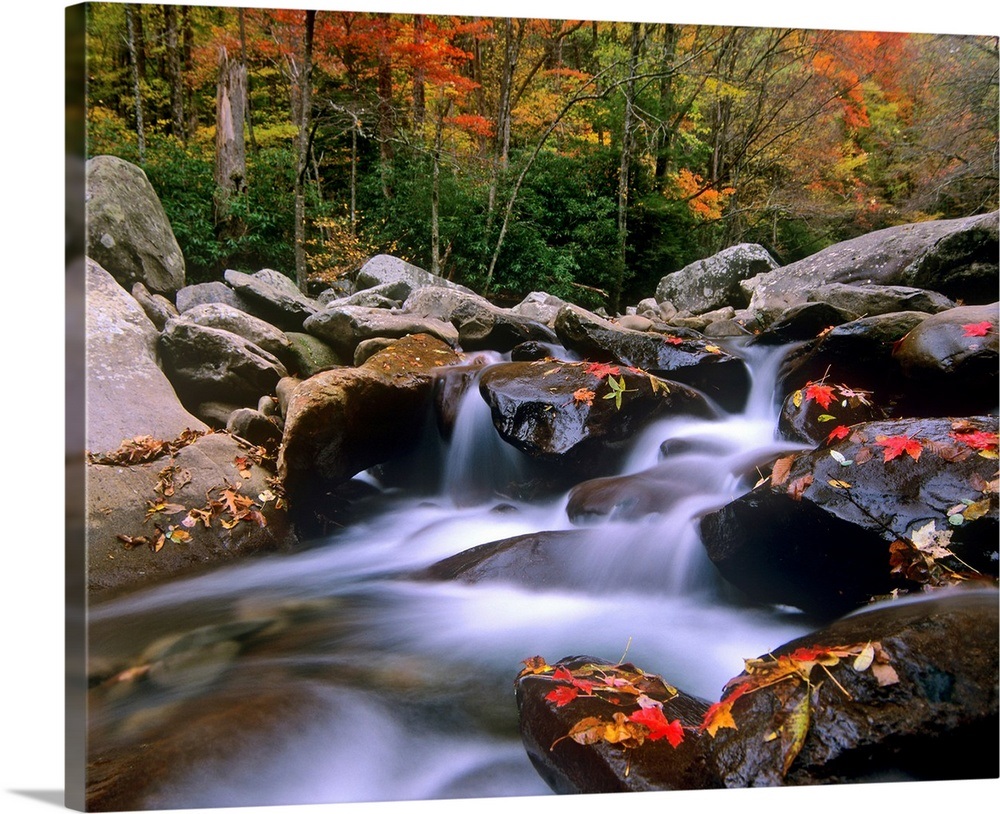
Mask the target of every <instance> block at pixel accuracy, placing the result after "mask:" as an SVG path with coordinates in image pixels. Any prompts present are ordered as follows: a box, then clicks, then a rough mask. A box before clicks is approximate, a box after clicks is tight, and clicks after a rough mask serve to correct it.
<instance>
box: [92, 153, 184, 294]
mask: <svg viewBox="0 0 1000 814" xmlns="http://www.w3.org/2000/svg"><path fill="white" fill-rule="evenodd" d="M86 200H87V256H88V257H91V258H93V259H94V260H96V261H97V262H98V263H100V264H101V265H102V266H103V267H104V268H105V269H107V271H109V272H110V273H111V275H112V276H113V277H114V278H115V279H116V280H117V281H118V282H119V283H121V284H122V286H124V287H125V288H126V289H127V290H131V288H132V285H133V283H136V282H140V283H143V284H144V285H145V286H146V287H147V288H148V289H149V290H150V291H152V292H154V293H157V294H167V295H170V294H173V293H174V292H175V291H177V289H179V288H181V287H182V286H183V285H184V255H183V254H182V253H181V248H180V246H179V245H178V243H177V238H176V237H174V232H173V229H171V228H170V222H169V221H168V220H167V215H166V213H165V212H164V211H163V206H162V205H161V204H160V199H159V198H157V197H156V192H155V191H154V190H153V186H152V184H150V183H149V179H148V178H147V177H146V173H144V172H143V171H142V170H141V169H140V168H139V167H137V166H135V165H134V164H130V163H129V162H128V161H124V160H123V159H121V158H116V157H114V156H110V155H99V156H95V157H94V158H92V159H90V160H89V161H88V162H87V198H86Z"/></svg>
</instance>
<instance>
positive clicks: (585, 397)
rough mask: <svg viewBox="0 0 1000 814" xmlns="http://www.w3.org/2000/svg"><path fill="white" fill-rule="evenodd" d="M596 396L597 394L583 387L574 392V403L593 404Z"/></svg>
mask: <svg viewBox="0 0 1000 814" xmlns="http://www.w3.org/2000/svg"><path fill="white" fill-rule="evenodd" d="M595 395H597V394H596V393H595V392H594V391H593V390H591V389H590V388H589V387H581V388H579V389H578V390H574V391H573V401H575V402H577V403H579V404H593V403H594V396H595Z"/></svg>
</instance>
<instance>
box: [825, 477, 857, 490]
mask: <svg viewBox="0 0 1000 814" xmlns="http://www.w3.org/2000/svg"><path fill="white" fill-rule="evenodd" d="M827 483H829V484H830V485H831V486H832V487H833V488H834V489H850V488H852V487H851V484H849V483H848V482H847V481H846V480H834V479H832V478H831V479H830V480H828V481H827Z"/></svg>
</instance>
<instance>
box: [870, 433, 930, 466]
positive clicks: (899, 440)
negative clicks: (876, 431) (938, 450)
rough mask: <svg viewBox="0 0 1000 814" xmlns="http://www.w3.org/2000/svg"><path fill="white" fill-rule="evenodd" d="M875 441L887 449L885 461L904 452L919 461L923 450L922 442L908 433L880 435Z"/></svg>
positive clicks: (884, 456)
mask: <svg viewBox="0 0 1000 814" xmlns="http://www.w3.org/2000/svg"><path fill="white" fill-rule="evenodd" d="M875 443H876V444H878V446H880V447H883V448H884V450H885V453H884V455H883V457H882V460H883V461H891V460H892V459H893V458H898V457H899V456H900V455H902V454H903V453H904V452H905V453H906V454H907V455H909V456H910V457H911V458H913V460H914V461H919V460H920V453H921V452H922V451H923V446H922V445H921V443H920V442H919V441H918V440H917V439H916V438H910V436H908V435H888V436H886V435H879V436H877V437H876V438H875Z"/></svg>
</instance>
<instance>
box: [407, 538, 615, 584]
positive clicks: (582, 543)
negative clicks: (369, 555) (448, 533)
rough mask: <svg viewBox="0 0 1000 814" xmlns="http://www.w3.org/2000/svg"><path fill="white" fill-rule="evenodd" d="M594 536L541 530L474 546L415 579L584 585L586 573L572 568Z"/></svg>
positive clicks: (474, 582)
mask: <svg viewBox="0 0 1000 814" xmlns="http://www.w3.org/2000/svg"><path fill="white" fill-rule="evenodd" d="M594 540H595V538H593V537H591V536H588V535H587V533H586V532H581V531H540V532H534V533H532V534H522V535H519V536H517V537H511V538H509V539H506V540H498V541H495V542H490V543H483V544H482V545H478V546H474V547H472V548H469V549H467V550H465V551H462V552H461V553H459V554H455V555H454V556H451V557H448V558H447V559H444V560H441V561H440V562H437V563H435V564H434V565H431V566H429V567H428V568H426V569H424V570H423V571H421V572H418V573H417V574H414V575H413V578H414V579H430V580H438V581H457V582H467V583H471V584H477V583H480V582H512V583H516V584H517V585H520V586H522V587H527V588H554V587H559V588H567V587H583V586H585V585H586V583H587V575H586V573H585V572H583V571H582V570H581V569H579V568H576V569H574V568H573V567H572V563H573V562H574V560H576V559H578V558H579V557H580V555H581V553H582V551H583V550H585V548H586V547H587V545H588V544H589V545H591V546H592V545H593V544H594Z"/></svg>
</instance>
